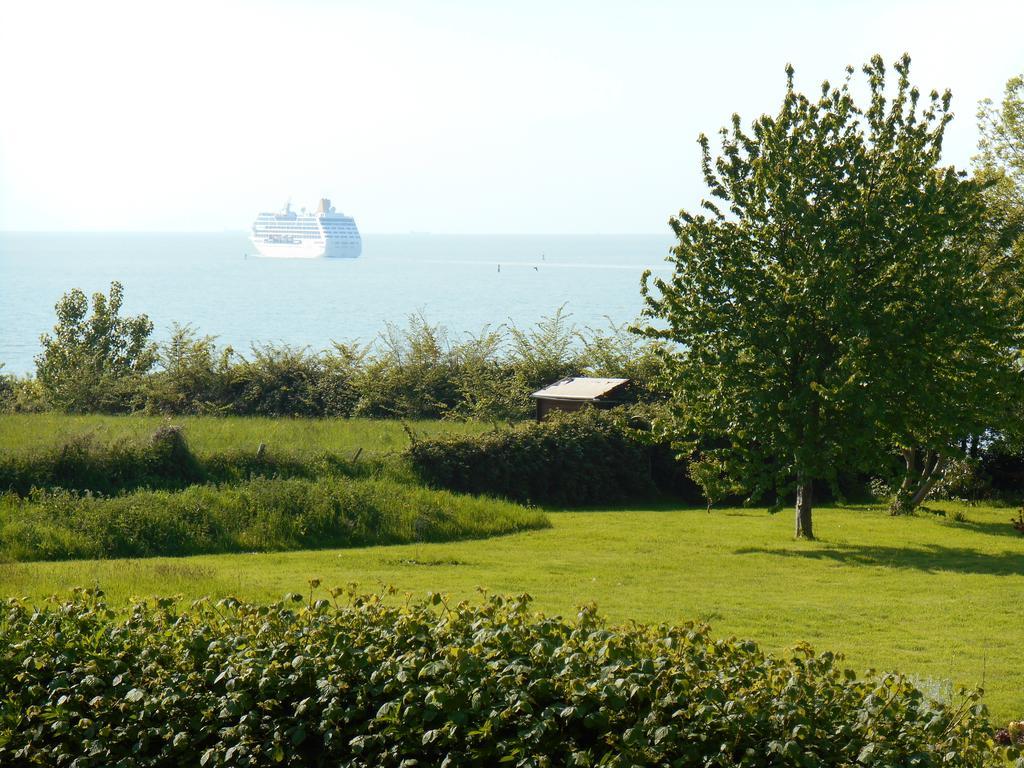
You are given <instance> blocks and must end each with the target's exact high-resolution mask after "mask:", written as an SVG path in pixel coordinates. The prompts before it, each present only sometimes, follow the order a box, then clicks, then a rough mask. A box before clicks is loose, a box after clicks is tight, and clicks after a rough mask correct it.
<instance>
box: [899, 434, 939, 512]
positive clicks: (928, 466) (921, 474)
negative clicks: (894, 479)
mask: <svg viewBox="0 0 1024 768" xmlns="http://www.w3.org/2000/svg"><path fill="white" fill-rule="evenodd" d="M903 458H904V460H905V461H906V464H907V471H906V474H905V475H904V476H903V482H902V483H901V484H900V487H899V490H898V491H896V496H895V497H894V498H893V501H892V510H891V511H892V514H894V515H909V514H912V513H913V511H914V510H915V509H917V508H918V507H919V506H920V505H921V503H922V502H923V501H924V500H925V499H926V498H927V497H928V494H929V493H931V491H932V489H933V488H934V487H935V485H936V483H938V482H939V480H941V479H942V476H943V474H944V473H945V471H946V465H947V464H948V463H949V457H948V456H943V455H942V454H940V453H939V452H938V451H928V450H924V451H922V455H921V467H920V470H919V469H918V467H917V451H916V450H914V449H910V448H905V449H903Z"/></svg>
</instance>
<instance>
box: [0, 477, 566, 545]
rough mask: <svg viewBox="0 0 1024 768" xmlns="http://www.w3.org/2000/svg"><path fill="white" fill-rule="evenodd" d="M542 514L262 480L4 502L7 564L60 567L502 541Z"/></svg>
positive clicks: (382, 484)
mask: <svg viewBox="0 0 1024 768" xmlns="http://www.w3.org/2000/svg"><path fill="white" fill-rule="evenodd" d="M548 525H549V523H548V521H547V518H546V517H544V515H543V514H542V513H540V512H536V511H532V510H527V509H523V508H522V507H517V506H515V505H512V504H507V503H504V502H498V501H493V500H490V499H477V498H472V497H465V496H456V495H454V494H451V493H445V492H442V491H430V490H426V489H422V488H414V487H411V486H408V485H403V484H399V483H395V482H390V481H384V480H351V479H344V478H325V479H321V480H318V481H310V480H301V479H285V480H282V479H267V478H258V479H256V480H252V481H250V482H248V483H243V484H240V485H237V486H226V485H221V486H193V487H191V488H188V489H186V490H184V491H181V492H178V493H170V492H167V491H140V492H137V493H131V494H125V495H123V496H116V497H113V498H104V497H100V496H91V495H87V496H84V497H83V496H77V495H75V494H73V493H71V492H69V491H62V490H56V491H36V492H33V493H32V494H30V495H29V496H28V497H27V498H21V497H18V496H15V495H14V494H8V495H6V496H4V497H0V559H4V558H6V559H10V560H62V559H74V558H97V557H148V556H155V555H193V554H203V553H217V552H252V551H272V550H291V549H314V548H319V547H355V546H368V545H372V544H400V543H410V542H416V541H451V540H454V539H467V538H479V537H483V536H495V535H499V534H505V533H513V532H516V531H522V530H528V529H533V528H544V527H547V526H548Z"/></svg>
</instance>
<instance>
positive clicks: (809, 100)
mask: <svg viewBox="0 0 1024 768" xmlns="http://www.w3.org/2000/svg"><path fill="white" fill-rule="evenodd" d="M894 70H895V74H896V77H895V80H896V84H895V89H894V93H893V95H892V97H891V98H889V97H888V96H887V94H886V68H885V65H884V63H883V61H882V59H881V57H878V56H875V57H874V58H872V59H871V61H870V62H869V63H868V64H866V65H865V66H864V67H863V68H862V71H863V74H864V75H865V77H866V80H867V86H868V99H867V102H866V104H864V105H863V106H861V105H859V104H858V103H857V101H856V100H855V99H854V96H853V94H852V93H851V88H850V85H851V80H852V78H853V75H854V70H853V68H848V69H847V76H846V78H845V80H844V82H843V83H842V84H841V85H840V86H838V87H834V86H832V85H831V84H830V83H828V82H825V83H823V84H822V86H821V89H820V92H819V93H818V94H817V95H815V96H813V97H809V96H807V95H805V94H803V93H800V92H798V91H797V90H796V88H795V87H794V83H793V75H794V72H793V69H792V67H787V70H786V72H787V85H786V93H785V96H784V98H783V102H782V106H781V108H780V110H779V112H778V113H777V114H776V115H774V116H769V115H764V116H762V117H760V118H759V119H757V120H755V121H754V123H753V124H752V126H751V128H750V129H749V130H746V129H744V128H743V125H742V121H741V119H740V117H739V115H733V118H732V124H731V126H730V127H729V128H727V129H722V130H721V132H720V141H721V149H720V152H719V153H718V155H717V156H713V155H712V151H711V147H710V142H709V140H708V138H707V137H706V136H703V135H702V136H701V137H700V139H699V143H700V147H701V152H702V168H703V174H704V180H705V182H706V184H707V188H708V190H709V193H710V197H709V198H708V199H706V200H704V201H702V205H701V207H702V210H701V211H700V212H690V211H686V210H684V211H681V212H680V213H679V215H678V216H677V217H674V218H672V219H671V221H670V223H671V226H672V228H673V230H674V232H675V234H676V237H677V239H678V244H677V245H676V246H675V247H674V249H673V251H672V256H671V261H673V262H674V272H673V274H672V276H671V277H670V278H667V279H666V278H660V277H653V278H652V277H651V275H650V274H649V273H648V274H647V275H645V276H644V281H643V293H644V297H645V307H646V308H645V316H646V318H647V319H648V320H649V323H648V324H647V325H645V326H644V327H642V328H640V329H638V330H639V331H640V332H641V333H643V334H644V335H646V336H649V337H653V338H657V339H663V340H666V341H669V342H675V347H674V349H673V348H672V347H671V346H666V347H665V349H666V360H665V364H666V367H665V370H666V374H665V381H664V385H665V387H666V388H667V389H668V390H669V391H670V392H671V393H672V395H673V402H674V408H673V409H672V417H671V418H669V419H668V420H666V421H665V422H664V423H663V425H662V427H663V429H664V430H665V431H666V432H667V433H669V435H670V436H672V437H673V438H674V440H675V442H676V444H677V446H678V447H679V448H680V449H681V450H682V451H683V452H685V453H690V454H693V458H694V459H696V464H695V466H696V467H697V471H696V473H695V479H698V481H699V482H703V483H704V484H705V485H706V486H710V487H712V488H711V490H720V489H721V488H723V487H726V488H730V487H734V486H736V487H742V488H743V489H744V490H745V492H746V493H747V494H748V497H749V498H750V499H751V500H754V499H763V498H769V499H771V500H772V501H773V504H774V505H775V506H776V507H778V506H780V505H781V503H782V501H781V500H782V499H784V498H785V497H787V496H788V495H790V494H792V493H793V492H794V491H795V494H796V499H797V509H796V512H797V514H796V533H797V535H798V536H806V537H813V528H812V522H811V499H812V493H813V487H814V484H815V483H816V482H819V483H820V482H833V481H834V480H835V478H836V473H837V470H838V469H839V468H843V469H850V470H856V469H872V468H876V467H877V466H878V463H879V461H880V459H881V458H882V457H883V456H884V455H885V454H887V453H890V452H891V450H892V448H893V447H894V446H896V447H909V448H913V449H915V450H917V449H922V448H926V449H927V450H928V451H930V452H931V454H930V455H938V454H943V453H944V452H945V451H947V450H948V449H949V446H951V445H953V444H954V443H955V441H956V440H957V439H958V438H960V437H961V436H962V435H963V434H969V433H971V430H975V429H979V428H981V427H982V425H984V424H986V423H987V422H988V419H989V418H990V416H991V408H992V405H993V403H994V402H996V401H997V400H999V399H1000V397H1001V395H1002V394H1003V393H1004V392H1005V391H1006V389H1007V388H1008V387H1011V386H1013V384H1014V382H1015V381H1016V378H1017V377H1016V369H1015V366H1014V364H1013V355H1012V350H1013V349H1014V348H1015V347H1016V346H1017V345H1018V341H1019V339H1018V331H1017V325H1016V324H1015V323H1014V322H1013V320H1014V318H1013V317H1012V313H1011V311H1010V308H1009V302H1007V301H1006V296H1005V290H1006V283H1005V281H1003V280H1002V279H1001V278H999V276H998V274H997V273H998V272H999V270H1000V269H1001V267H999V266H998V265H992V264H990V263H988V260H987V259H986V257H985V255H984V252H983V249H982V248H981V245H982V243H983V242H984V238H985V224H984V221H985V211H986V201H985V198H984V196H983V194H982V188H983V183H982V182H981V181H979V180H976V179H973V178H968V177H967V175H966V174H964V173H962V172H958V171H957V170H956V169H954V168H952V167H944V166H942V164H941V149H942V139H943V134H944V131H945V128H946V126H947V124H948V122H949V120H950V119H951V117H952V114H951V112H950V100H951V95H950V93H949V92H948V91H947V92H946V93H944V94H941V95H940V94H938V93H936V92H934V91H933V92H932V93H931V94H930V95H929V96H928V97H926V98H924V99H922V97H921V94H920V91H919V90H918V89H917V88H915V87H913V86H912V85H911V83H910V77H909V73H910V58H909V56H904V57H903V58H902V59H900V60H899V61H897V62H896V63H895V65H894ZM935 461H938V459H936V460H935Z"/></svg>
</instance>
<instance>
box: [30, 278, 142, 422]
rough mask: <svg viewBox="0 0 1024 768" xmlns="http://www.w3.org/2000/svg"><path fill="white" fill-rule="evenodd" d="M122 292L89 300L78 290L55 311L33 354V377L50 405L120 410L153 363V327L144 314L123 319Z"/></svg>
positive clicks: (115, 287) (115, 288) (116, 287)
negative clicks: (49, 328)
mask: <svg viewBox="0 0 1024 768" xmlns="http://www.w3.org/2000/svg"><path fill="white" fill-rule="evenodd" d="M123 296H124V289H123V288H122V286H121V284H120V283H118V282H113V283H111V284H110V294H109V296H106V295H104V294H102V293H94V294H93V296H92V312H91V314H90V312H89V299H88V298H87V297H86V295H85V294H84V293H83V292H82V291H80V290H78V289H77V288H76V289H74V290H72V291H69V292H68V293H66V294H64V295H63V296H62V297H61V299H60V301H58V302H57V305H56V307H55V309H56V312H57V324H56V325H55V326H54V328H53V335H50V334H48V333H44V334H43V335H42V336H41V337H40V339H39V342H40V344H41V345H42V348H43V349H42V352H41V353H40V354H39V355H37V356H36V359H35V362H36V378H37V379H38V381H39V383H40V384H41V385H42V387H43V389H44V391H45V393H46V398H47V400H48V401H49V402H50V404H51V405H52V406H53V407H56V408H59V409H61V410H66V411H120V410H124V409H126V408H129V407H130V406H131V405H132V404H131V403H130V402H129V401H130V400H131V398H132V397H133V396H134V393H136V392H138V391H139V389H140V387H139V386H138V383H139V381H138V380H139V377H141V376H142V375H143V374H145V373H147V372H149V370H150V369H151V368H152V367H153V365H154V364H155V363H156V361H157V351H156V346H155V345H154V344H153V343H152V342H151V341H150V335H151V334H152V333H153V323H152V321H151V320H150V319H149V318H148V317H147V316H146V315H135V316H129V317H122V316H121V315H120V312H121V303H122V300H123Z"/></svg>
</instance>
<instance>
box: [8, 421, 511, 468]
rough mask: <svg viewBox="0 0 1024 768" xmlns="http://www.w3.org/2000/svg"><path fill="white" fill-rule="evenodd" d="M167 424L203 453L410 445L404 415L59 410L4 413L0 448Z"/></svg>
mask: <svg viewBox="0 0 1024 768" xmlns="http://www.w3.org/2000/svg"><path fill="white" fill-rule="evenodd" d="M163 424H176V425H179V426H181V427H182V428H183V429H184V433H185V439H186V440H187V441H188V444H189V447H190V448H191V449H192V450H193V451H194V452H195V453H197V454H199V455H209V454H211V453H220V452H226V451H236V450H246V449H251V450H253V451H255V450H256V449H257V447H258V446H259V444H260V443H264V444H265V445H266V446H267V449H268V450H270V451H273V452H282V453H287V454H289V455H292V456H295V457H304V456H310V455H314V454H318V453H333V454H339V455H347V456H349V457H351V456H352V455H354V454H355V453H356V451H358V450H359V449H362V450H363V453H362V455H364V456H368V455H373V454H381V453H388V452H391V451H396V450H402V449H404V448H406V447H407V446H408V445H409V436H408V434H407V433H406V431H405V427H404V426H403V423H402V422H401V421H397V420H381V419H287V418H249V417H240V416H227V417H219V416H138V415H131V416H98V415H72V414H60V413H41V414H0V453H5V454H9V455H21V454H28V453H33V452H35V451H39V450H41V449H45V448H48V447H51V446H54V445H60V444H62V443H64V442H66V441H68V440H70V439H73V438H76V437H79V436H82V435H91V436H93V438H94V439H95V440H97V441H99V442H101V443H109V442H115V441H118V440H130V441H138V440H140V439H145V438H147V437H149V436H150V435H151V434H153V432H154V431H155V430H156V429H157V428H158V427H159V426H161V425H163ZM406 424H407V425H408V426H409V428H410V429H412V430H413V432H414V433H415V434H416V435H417V436H424V437H426V436H430V435H437V434H477V433H480V432H484V431H487V430H489V429H492V428H493V425H491V424H485V423H481V422H472V421H469V422H462V421H454V420H452V421H441V420H433V421H409V422H406Z"/></svg>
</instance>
